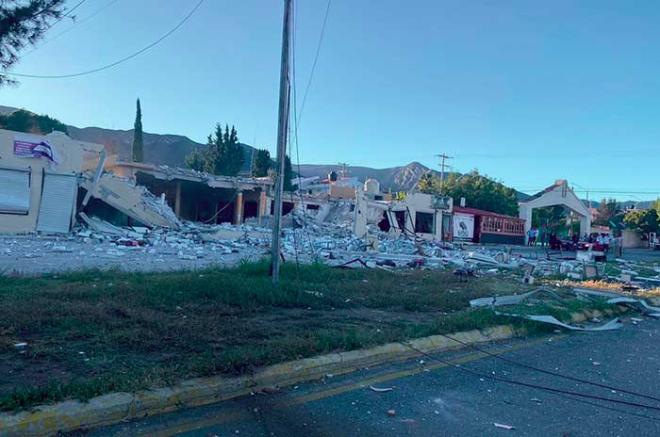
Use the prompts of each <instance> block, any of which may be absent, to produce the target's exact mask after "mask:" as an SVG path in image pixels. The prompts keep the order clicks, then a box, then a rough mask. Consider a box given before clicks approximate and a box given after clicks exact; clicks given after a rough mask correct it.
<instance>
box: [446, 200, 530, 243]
mask: <svg viewBox="0 0 660 437" xmlns="http://www.w3.org/2000/svg"><path fill="white" fill-rule="evenodd" d="M452 239H453V240H454V241H469V242H473V243H483V244H525V220H523V219H520V218H518V217H512V216H508V215H504V214H498V213H495V212H491V211H484V210H481V209H476V208H463V207H457V206H455V207H454V210H453V217H452Z"/></svg>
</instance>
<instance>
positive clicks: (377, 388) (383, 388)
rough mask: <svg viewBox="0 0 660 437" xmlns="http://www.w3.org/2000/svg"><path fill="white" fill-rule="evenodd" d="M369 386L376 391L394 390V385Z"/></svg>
mask: <svg viewBox="0 0 660 437" xmlns="http://www.w3.org/2000/svg"><path fill="white" fill-rule="evenodd" d="M369 388H370V389H371V391H375V392H376V393H385V392H388V391H392V390H394V387H374V386H373V385H370V386H369Z"/></svg>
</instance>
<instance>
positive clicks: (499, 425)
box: [493, 422, 516, 431]
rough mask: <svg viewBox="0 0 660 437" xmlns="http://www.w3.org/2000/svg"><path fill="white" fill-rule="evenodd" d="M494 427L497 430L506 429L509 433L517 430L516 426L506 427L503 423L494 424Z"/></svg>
mask: <svg viewBox="0 0 660 437" xmlns="http://www.w3.org/2000/svg"><path fill="white" fill-rule="evenodd" d="M493 425H495V428H501V429H506V430H509V431H511V430H514V429H516V427H515V426H512V425H505V424H503V423H497V422H493Z"/></svg>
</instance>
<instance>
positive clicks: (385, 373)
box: [83, 315, 660, 437]
mask: <svg viewBox="0 0 660 437" xmlns="http://www.w3.org/2000/svg"><path fill="white" fill-rule="evenodd" d="M633 316H636V315H633ZM659 340H660V321H657V320H651V319H644V320H643V321H641V322H637V324H636V325H635V324H633V323H632V322H631V321H630V320H628V321H627V323H626V325H625V326H624V328H623V329H621V330H618V331H609V332H589V333H578V334H575V333H574V334H563V333H562V334H557V335H554V336H552V337H544V338H536V339H530V340H524V341H523V340H517V341H511V342H506V343H499V344H493V345H489V346H488V350H489V351H491V352H492V353H497V354H500V355H499V356H502V357H505V358H508V359H511V360H515V361H516V362H519V363H525V364H529V365H533V366H536V367H539V368H543V369H547V370H552V371H554V372H559V373H561V374H564V375H571V376H574V377H579V378H582V379H587V380H589V381H594V382H598V383H601V384H607V385H610V386H614V387H617V388H623V389H625V390H629V391H633V392H635V393H641V394H646V395H650V396H653V397H657V398H660V348H659V347H658V346H659V343H658V342H659ZM448 363H451V364H448ZM465 369H470V370H472V371H474V372H479V373H483V374H486V375H493V376H495V377H499V378H508V379H514V380H517V381H523V382H525V383H531V384H536V385H544V386H547V387H551V388H556V389H562V390H571V391H575V392H580V393H585V394H591V395H598V396H603V397H607V398H611V399H617V400H622V401H629V402H636V403H643V404H647V405H650V406H652V407H653V408H655V409H651V408H642V407H633V406H628V405H617V404H613V403H609V402H605V401H598V400H590V399H579V398H576V397H574V396H569V395H563V394H555V393H550V392H548V391H543V390H539V389H537V388H529V387H520V386H516V385H511V384H509V383H503V382H497V381H493V380H490V379H488V378H487V377H482V376H481V375H476V374H474V373H470V372H469V371H467V370H465ZM370 386H374V387H376V388H389V387H391V388H393V390H391V391H388V392H376V391H374V390H372V389H371V388H370ZM587 402H588V403H587ZM388 410H395V412H394V415H388V413H387V412H388ZM495 423H498V424H502V425H508V426H513V427H515V429H512V430H507V429H504V428H499V427H497V426H496V425H495ZM83 435H90V436H134V435H149V436H169V435H182V436H215V435H217V436H229V435H245V436H287V437H290V436H333V437H335V436H407V435H414V436H444V435H448V436H484V435H485V436H498V435H507V436H514V435H515V436H528V435H529V436H594V435H599V436H657V435H660V400H658V401H656V400H653V399H651V400H649V399H645V398H641V397H638V396H635V395H630V394H626V393H621V392H620V391H617V390H615V391H612V390H610V389H603V388H598V387H594V386H590V385H587V384H584V383H577V382H574V381H568V380H566V379H562V378H558V377H556V376H552V375H547V374H543V373H539V372H537V371H534V370H530V369H525V368H520V367H517V366H515V365H513V364H511V363H509V362H504V361H502V360H500V359H497V358H494V357H491V356H487V355H484V354H482V353H479V352H478V351H475V350H469V349H467V350H461V351H455V352H451V353H442V354H438V355H434V358H433V359H432V358H431V357H428V356H423V357H420V358H418V359H416V360H411V361H407V362H405V363H397V364H392V365H387V366H382V367H379V368H374V369H366V370H363V371H360V372H355V373H353V374H350V375H344V376H329V377H326V378H325V380H323V381H319V382H314V383H308V384H301V385H300V386H296V387H290V388H287V389H284V390H282V391H281V392H279V393H275V394H262V393H258V394H254V395H252V396H247V397H244V398H241V399H236V400H232V401H227V402H223V403H221V404H217V405H212V406H208V407H202V408H196V409H191V410H186V411H182V412H178V413H172V414H169V415H164V416H159V417H154V418H147V419H144V420H141V421H137V422H131V423H125V424H121V425H118V426H113V427H109V428H104V429H99V430H95V431H93V432H89V433H83Z"/></svg>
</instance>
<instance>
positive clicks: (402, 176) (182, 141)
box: [0, 105, 529, 200]
mask: <svg viewBox="0 0 660 437" xmlns="http://www.w3.org/2000/svg"><path fill="white" fill-rule="evenodd" d="M16 110H17V108H13V107H9V106H2V105H0V115H3V114H8V113H11V112H13V111H16ZM67 130H68V133H69V136H70V137H71V138H73V139H77V140H81V141H89V142H93V143H98V144H103V145H104V146H105V147H106V149H107V150H108V153H110V154H117V155H118V156H119V158H120V159H123V160H127V159H130V156H131V145H132V143H133V130H132V129H130V130H116V129H104V128H100V127H84V128H79V127H76V126H71V125H67ZM241 145H242V146H243V148H244V150H245V161H244V165H243V169H242V173H249V171H250V167H251V163H252V154H253V152H254V150H255V149H254V148H253V147H252V146H250V145H247V144H241ZM200 147H204V145H203V144H200V143H197V142H195V141H193V140H191V139H190V138H188V137H186V136H183V135H172V134H154V133H148V132H145V133H144V159H145V162H148V163H152V164H157V165H168V166H171V167H182V166H185V158H186V156H188V155H189V154H190V153H191V152H192V151H193V150H195V149H197V148H200ZM294 167H295V166H294ZM296 170H297V169H296V168H294V171H296ZM300 170H301V171H300V173H301V175H302V176H304V177H310V176H319V177H321V178H325V177H327V175H328V173H330V172H331V171H332V170H335V171H338V170H339V167H338V166H337V165H314V164H303V165H301V166H300ZM428 172H431V173H432V174H433V175H434V176H436V177H440V172H438V171H437V170H432V169H430V168H428V167H426V166H425V165H423V164H420V163H419V162H411V163H410V164H408V165H404V166H399V167H390V168H380V169H376V168H370V167H359V166H356V167H348V175H349V176H354V177H357V178H358V180H360V181H364V180H366V179H368V178H375V179H377V180H378V181H379V182H380V185H381V189H382V190H383V191H388V190H392V191H408V190H411V189H412V188H414V187H415V186H416V185H417V183H418V182H419V179H420V178H421V177H422V175H424V174H425V173H428ZM527 197H529V196H528V195H526V194H524V193H520V192H518V198H519V199H520V200H523V199H525V198H527Z"/></svg>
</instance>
